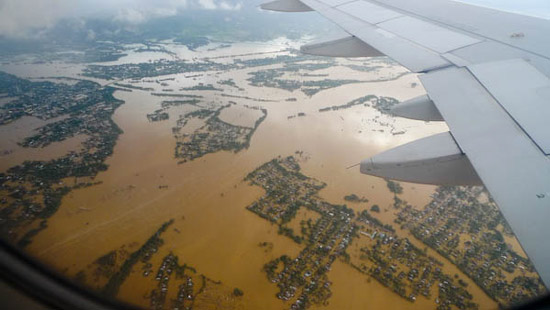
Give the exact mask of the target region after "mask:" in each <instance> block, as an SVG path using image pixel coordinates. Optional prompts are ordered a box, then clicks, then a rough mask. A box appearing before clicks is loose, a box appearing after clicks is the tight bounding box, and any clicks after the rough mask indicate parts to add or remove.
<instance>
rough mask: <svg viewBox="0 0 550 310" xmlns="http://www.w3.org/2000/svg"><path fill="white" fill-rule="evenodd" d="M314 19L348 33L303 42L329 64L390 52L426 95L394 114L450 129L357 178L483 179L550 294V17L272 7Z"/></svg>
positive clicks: (376, 1) (451, 7)
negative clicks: (414, 74)
mask: <svg viewBox="0 0 550 310" xmlns="http://www.w3.org/2000/svg"><path fill="white" fill-rule="evenodd" d="M262 8H264V9H268V10H275V11H286V12H305V11H313V10H314V11H317V12H319V13H320V14H322V15H324V16H325V17H326V18H328V19H330V20H331V21H333V22H335V23H336V24H337V25H339V26H340V27H341V28H342V29H343V30H345V31H346V32H347V33H348V35H347V36H345V37H341V38H336V39H333V40H329V41H325V42H318V43H313V44H308V45H306V46H304V47H302V51H303V52H304V53H309V54H315V55H325V56H343V57H355V56H366V57H368V56H379V55H387V56H389V57H391V58H393V59H394V60H395V61H397V62H399V63H400V64H401V65H403V66H404V67H406V68H408V69H409V70H410V71H413V72H417V73H421V75H420V76H419V78H420V81H421V82H422V84H423V86H424V88H425V89H426V91H427V95H425V96H421V97H418V98H413V99H411V100H408V101H406V102H404V103H402V104H400V105H398V106H397V107H396V108H394V110H393V112H394V114H396V115H398V116H403V117H408V118H413V119H420V120H426V121H441V120H444V121H446V122H447V124H448V126H449V129H450V132H448V133H442V134H438V135H434V136H431V137H427V138H424V139H420V140H417V141H414V142H412V143H409V144H405V145H402V146H399V147H397V148H394V149H391V150H389V151H386V152H384V153H382V154H379V155H376V156H374V157H372V158H369V159H366V160H364V161H363V162H362V163H361V172H363V173H366V174H370V175H377V176H381V177H386V178H392V179H398V180H404V181H409V182H418V183H427V184H455V185H461V184H464V185H473V184H481V183H483V184H484V185H485V186H486V188H487V189H488V190H489V192H490V193H491V195H492V197H493V199H494V200H495V201H496V202H497V204H498V205H499V207H500V210H501V211H502V213H503V215H504V216H505V218H506V220H507V221H508V223H509V224H510V226H511V228H512V229H513V230H514V232H515V234H516V236H517V237H518V239H519V241H520V243H521V245H522V247H523V248H524V250H525V252H526V253H527V255H528V256H529V258H530V259H531V261H532V262H533V264H534V266H535V268H536V270H537V271H538V273H539V274H540V276H541V278H542V280H543V282H544V283H545V285H546V286H547V287H550V242H549V240H548V239H550V229H549V228H548V226H550V224H549V222H550V78H549V77H550V39H549V38H550V21H549V20H545V19H539V18H534V17H528V16H523V15H519V14H513V13H507V12H501V11H498V10H493V9H489V8H484V7H478V6H473V5H469V4H465V3H461V2H455V1H448V0H277V1H272V2H269V3H266V4H264V5H262Z"/></svg>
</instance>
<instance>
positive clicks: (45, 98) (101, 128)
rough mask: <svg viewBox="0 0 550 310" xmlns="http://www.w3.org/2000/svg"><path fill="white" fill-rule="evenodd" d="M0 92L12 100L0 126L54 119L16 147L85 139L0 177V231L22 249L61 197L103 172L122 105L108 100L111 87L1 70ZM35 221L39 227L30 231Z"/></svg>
mask: <svg viewBox="0 0 550 310" xmlns="http://www.w3.org/2000/svg"><path fill="white" fill-rule="evenodd" d="M0 92H2V93H7V94H9V96H10V97H15V98H17V99H15V100H13V101H11V102H9V103H7V104H5V105H4V106H2V108H1V109H0V124H6V123H9V122H12V121H15V120H17V119H18V118H20V117H22V116H24V115H28V116H34V117H37V118H41V119H44V120H48V119H57V118H59V120H56V121H53V122H51V123H48V124H46V125H44V126H42V127H39V128H38V129H37V130H36V133H35V134H34V135H32V136H30V137H27V138H25V139H24V140H23V141H22V142H21V146H23V147H32V148H39V147H45V146H47V145H49V144H51V143H54V142H61V141H64V140H66V139H68V138H71V137H74V136H77V135H83V136H85V137H86V140H85V141H84V142H83V144H82V146H83V149H82V150H80V151H78V152H74V151H73V152H70V153H69V154H67V155H65V156H62V157H60V158H57V159H53V160H50V161H26V162H24V163H23V164H21V165H18V166H15V167H11V168H9V169H8V170H7V171H6V172H5V173H0V185H1V187H0V194H1V196H2V197H3V198H2V201H1V204H0V213H1V215H2V218H3V219H4V220H3V221H2V224H1V225H0V232H1V234H2V235H3V236H4V237H5V238H6V239H8V240H12V241H14V242H15V243H17V244H18V245H20V246H26V245H28V244H29V243H30V242H32V237H34V236H35V235H36V234H37V233H39V232H40V231H41V230H43V229H45V228H46V227H47V222H46V221H45V220H47V219H48V218H49V217H51V216H52V215H53V214H55V213H56V212H57V209H58V208H59V206H60V204H61V200H62V198H63V197H64V196H65V195H66V194H68V193H69V192H70V191H71V190H72V189H76V188H81V187H84V186H91V185H94V184H95V183H93V178H94V177H95V176H96V175H97V174H98V173H99V172H101V171H105V170H106V169H107V165H106V164H105V160H106V159H107V158H108V157H109V156H111V154H112V152H113V148H114V146H115V144H116V141H117V139H118V136H119V135H120V134H121V130H120V129H119V128H118V126H116V124H115V123H114V122H113V121H112V119H111V116H112V114H113V113H114V111H115V110H116V108H118V107H119V106H120V105H121V104H122V101H120V100H117V99H115V98H114V97H113V92H114V89H113V88H110V87H101V86H100V85H99V84H97V83H93V82H89V81H79V82H77V83H76V84H74V85H66V84H55V83H51V82H30V81H27V80H24V79H19V78H17V77H15V76H12V75H8V74H5V73H1V72H0ZM67 178H74V180H75V182H74V184H73V185H68V184H66V183H65V180H66V179H67ZM78 178H80V179H81V181H80V182H77V179H78ZM35 222H40V225H39V226H38V227H34V228H33V223H35ZM16 231H18V232H19V233H20V234H22V237H21V236H19V235H18V234H17V233H16Z"/></svg>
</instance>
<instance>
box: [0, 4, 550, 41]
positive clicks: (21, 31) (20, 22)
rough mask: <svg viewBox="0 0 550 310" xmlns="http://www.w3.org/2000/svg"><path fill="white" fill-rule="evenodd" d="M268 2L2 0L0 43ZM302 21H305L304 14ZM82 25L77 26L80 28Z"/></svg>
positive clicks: (540, 8) (538, 7) (548, 12)
mask: <svg viewBox="0 0 550 310" xmlns="http://www.w3.org/2000/svg"><path fill="white" fill-rule="evenodd" d="M263 2H267V0H266V1H264V0H251V1H242V0H159V1H154V2H152V1H147V0H117V1H108V0H83V1H78V2H75V1H70V0H26V1H18V0H2V1H1V2H0V40H2V39H36V38H40V36H41V34H43V33H44V32H45V31H47V30H48V29H51V28H53V27H55V26H56V25H57V24H58V23H59V22H60V21H63V20H73V21H79V23H80V24H81V25H84V24H86V20H87V19H109V20H111V21H113V22H117V23H119V24H120V25H125V26H136V25H139V24H143V23H146V22H148V21H150V20H152V19H157V18H165V17H171V16H177V15H180V14H182V13H183V12H185V11H188V10H207V11H236V12H238V11H242V10H247V9H248V10H250V9H257V7H258V5H260V4H261V3H263ZM459 2H465V3H471V4H475V5H480V6H487V7H492V8H496V9H500V10H504V11H510V12H516V13H522V14H527V15H531V16H536V17H540V18H546V19H550V2H549V1H546V0H526V1H517V0H461V1H459ZM298 15H301V16H302V17H301V18H304V17H303V15H304V14H298ZM310 16H311V14H310ZM79 23H74V22H73V24H75V25H78V24H79Z"/></svg>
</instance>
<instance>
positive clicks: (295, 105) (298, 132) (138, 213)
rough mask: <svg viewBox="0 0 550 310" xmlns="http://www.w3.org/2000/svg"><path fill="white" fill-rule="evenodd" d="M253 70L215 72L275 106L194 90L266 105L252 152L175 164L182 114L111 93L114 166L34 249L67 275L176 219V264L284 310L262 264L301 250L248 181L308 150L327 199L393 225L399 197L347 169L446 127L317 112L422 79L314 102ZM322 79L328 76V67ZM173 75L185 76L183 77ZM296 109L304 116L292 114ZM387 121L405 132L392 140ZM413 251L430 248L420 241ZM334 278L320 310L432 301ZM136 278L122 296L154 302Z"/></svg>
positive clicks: (256, 305)
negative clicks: (352, 199)
mask: <svg viewBox="0 0 550 310" xmlns="http://www.w3.org/2000/svg"><path fill="white" fill-rule="evenodd" d="M246 72H247V70H243V72H227V73H226V72H224V73H217V79H219V80H223V79H227V78H232V79H234V80H235V83H237V85H239V86H240V87H244V88H246V95H247V96H249V97H251V98H264V99H273V100H276V101H277V102H257V101H253V100H250V99H234V98H224V97H221V96H220V94H219V92H218V93H216V92H197V94H199V93H200V94H201V95H204V96H206V97H208V96H210V97H212V98H214V99H215V100H218V101H220V102H227V101H228V100H234V101H237V104H238V106H240V107H242V106H243V105H245V104H246V105H249V106H260V107H264V108H266V109H267V110H268V116H267V118H266V119H265V121H264V122H263V123H262V124H261V125H260V127H259V128H258V129H257V131H256V132H255V134H254V136H253V137H252V140H251V144H250V147H249V148H248V149H246V150H243V151H241V152H238V153H233V152H217V153H214V154H208V155H206V156H204V157H201V158H198V159H195V160H193V161H190V162H186V163H184V164H178V159H175V158H174V148H175V139H174V137H173V135H172V127H174V125H175V121H176V120H177V115H172V114H171V117H170V120H168V121H163V122H154V123H151V122H149V121H148V120H147V117H146V115H147V114H148V113H151V112H152V111H154V110H156V109H158V108H159V107H160V102H161V101H162V100H163V99H166V98H160V97H155V96H152V95H150V94H149V93H148V92H144V91H137V90H134V91H133V92H116V94H115V96H116V97H117V98H119V99H122V100H124V101H125V104H124V105H122V106H121V107H120V108H118V109H117V111H116V112H115V114H114V117H113V119H114V121H115V122H116V123H117V124H118V126H119V127H120V128H121V129H122V130H123V131H124V134H122V135H121V136H120V138H119V140H118V142H117V144H116V146H115V149H114V154H113V155H112V157H110V158H109V159H108V160H107V164H108V165H109V169H108V170H107V171H106V172H103V173H100V174H99V175H98V176H97V178H96V180H97V181H101V182H102V183H101V184H99V185H96V186H91V187H88V188H84V189H79V190H74V191H72V192H71V193H70V194H68V195H67V196H66V197H65V198H64V199H63V202H62V205H61V207H60V208H59V211H58V212H57V213H56V214H55V215H54V216H53V217H52V218H50V219H49V221H48V229H46V230H44V231H43V232H41V233H40V234H39V235H37V236H36V238H35V239H34V241H33V243H32V244H31V245H30V246H29V247H28V251H29V252H30V253H31V254H33V255H35V256H36V257H38V258H39V259H41V260H43V261H45V262H47V263H48V264H50V265H51V266H53V267H54V268H56V269H58V270H62V271H63V272H64V273H65V274H66V275H67V276H70V277H72V276H74V275H75V274H76V273H77V272H78V271H79V270H82V269H83V268H84V267H85V266H87V265H88V264H90V263H91V262H93V261H94V260H95V259H97V258H98V257H99V256H101V255H103V254H105V253H108V252H109V251H111V250H113V249H115V248H119V247H121V246H123V245H126V244H130V243H132V242H140V243H142V242H143V241H144V240H146V239H147V238H149V237H150V236H151V235H152V234H153V233H154V232H155V231H156V230H157V229H158V227H159V226H160V225H162V223H164V222H166V221H167V220H169V219H172V218H173V219H174V220H175V222H174V224H173V226H171V228H170V229H177V230H178V231H179V233H177V234H166V236H163V238H164V241H165V244H164V246H162V247H161V248H160V251H162V252H163V253H168V252H170V251H171V252H173V253H174V254H175V255H178V256H179V258H180V261H182V262H185V263H186V264H188V265H191V266H193V267H194V268H196V269H197V270H199V271H200V272H201V273H203V274H204V275H206V276H207V277H209V278H211V279H215V280H219V281H221V282H222V283H223V284H225V285H227V286H229V287H238V288H240V289H242V290H243V291H244V292H245V294H244V296H243V305H244V308H245V309H285V308H289V306H290V305H288V304H285V303H283V301H281V300H279V299H277V298H276V297H275V295H276V293H277V291H278V289H277V286H276V285H274V284H272V283H270V282H269V281H268V280H267V278H266V275H265V273H264V272H262V267H263V265H264V264H265V263H266V262H268V261H270V260H272V259H274V258H276V257H279V256H281V255H283V254H286V255H289V256H291V257H295V256H296V255H298V253H299V251H300V250H301V248H302V246H301V245H298V244H296V243H294V242H293V241H292V240H291V239H289V238H287V237H285V236H282V235H278V234H277V226H274V225H271V224H269V222H268V221H265V220H263V219H261V218H260V217H258V216H256V215H255V214H253V213H252V212H250V211H248V210H246V209H245V207H246V206H247V205H249V204H250V203H251V202H253V201H254V200H256V199H258V198H259V197H260V196H261V195H262V194H263V192H262V190H261V189H260V188H258V187H252V186H249V185H248V184H246V183H244V182H243V181H242V180H243V178H244V177H245V176H246V175H247V174H248V173H249V172H251V171H253V170H254V169H255V168H257V167H258V166H260V165H261V164H263V163H264V162H266V161H269V160H271V159H272V158H274V157H277V156H288V155H292V154H293V153H294V152H295V151H303V152H304V156H305V157H306V158H307V160H305V161H304V162H302V163H301V166H302V168H303V170H302V172H303V173H304V174H305V175H308V176H311V177H314V178H316V179H318V180H321V181H323V182H325V183H327V187H326V188H325V189H323V190H322V191H321V192H320V195H321V196H322V197H323V198H325V199H326V200H327V201H330V202H332V203H342V204H343V203H345V202H344V200H343V197H344V196H345V195H348V194H351V193H355V194H357V195H358V196H360V197H361V196H364V197H367V198H368V199H369V204H349V203H348V206H350V207H352V208H354V209H356V210H357V211H360V210H362V209H366V208H367V206H369V207H370V206H371V205H372V204H378V205H380V206H381V209H382V212H381V213H380V214H379V215H377V216H378V217H379V218H380V219H381V220H383V221H384V222H386V223H390V224H391V223H392V221H393V216H394V215H393V213H392V210H389V211H387V212H384V209H389V208H390V207H389V205H390V204H391V203H392V198H393V196H392V194H391V193H390V192H389V191H388V190H387V188H386V182H385V181H384V180H382V179H379V178H375V177H369V176H365V175H361V174H360V173H359V171H358V168H357V167H356V168H352V169H346V167H348V166H351V165H353V164H356V163H358V162H359V161H360V160H361V159H364V158H367V157H369V156H372V155H374V154H376V153H378V152H380V151H383V150H386V149H389V148H391V147H393V146H397V145H399V144H402V143H405V142H409V141H413V140H415V139H417V138H420V137H424V136H427V135H430V134H433V133H438V132H441V131H444V130H447V129H446V126H445V125H444V124H437V123H433V124H426V123H423V122H417V121H409V120H403V119H394V118H390V117H387V116H383V115H382V116H381V115H380V113H379V112H378V111H376V110H375V109H373V108H366V107H363V106H358V107H353V108H349V109H345V110H341V111H337V112H324V113H320V112H318V109H320V108H323V107H327V106H332V105H336V104H344V103H346V102H348V101H350V100H353V99H355V98H358V97H361V96H364V95H367V94H374V95H377V96H391V97H394V98H396V99H399V100H405V99H408V98H411V97H414V96H418V95H421V94H423V92H424V91H423V89H422V87H411V84H412V83H417V84H418V80H417V79H416V76H415V75H413V74H409V75H405V76H402V77H401V78H398V79H396V80H392V81H387V82H378V83H362V84H352V85H346V86H341V87H338V88H333V89H329V90H325V91H322V92H319V93H318V94H316V95H315V96H313V97H311V98H309V97H306V96H305V95H303V94H302V93H300V92H299V91H296V92H294V93H289V92H287V91H284V90H279V89H273V88H257V87H252V86H249V85H248V84H247V82H246V78H248V76H247V74H246ZM323 72H327V73H330V69H327V70H323ZM365 74H368V73H365ZM178 78H181V79H184V77H183V75H179V76H178ZM205 78H207V77H205ZM208 79H212V77H211V76H210V77H208ZM196 82H197V83H198V82H200V81H198V80H197V81H196ZM205 83H206V82H205ZM224 93H231V90H230V89H227V90H225V92H224ZM288 97H296V98H297V102H287V101H285V99H286V98H288ZM244 110H246V109H244ZM235 111H237V113H241V112H242V111H241V110H235ZM299 112H303V113H305V114H306V116H304V117H296V118H293V119H288V116H290V115H295V114H297V113H299ZM243 113H244V112H243ZM224 117H228V118H230V117H232V116H231V115H224ZM233 117H234V118H236V119H239V120H241V121H242V122H244V123H243V125H244V124H248V122H246V118H243V117H241V115H240V114H237V115H234V116H233ZM385 123H387V124H390V125H392V126H394V127H395V128H397V130H406V133H405V134H400V135H393V134H391V132H390V127H387V126H384V124H385ZM382 131H383V132H382ZM71 147H74V146H71ZM403 187H404V194H403V195H402V197H403V198H404V199H406V200H407V201H409V202H410V203H411V204H413V205H416V206H422V205H423V204H425V203H426V202H427V201H428V200H429V195H430V194H431V193H432V192H433V190H434V187H433V186H426V185H416V184H403ZM398 234H400V235H402V236H409V235H408V234H407V232H405V231H399V230H398ZM409 237H410V236H409ZM261 242H271V243H272V244H273V248H272V249H270V250H269V251H265V250H264V249H262V248H261V247H259V246H258V244H259V243H261ZM418 246H419V247H423V246H422V244H420V243H418ZM430 254H432V255H433V256H435V257H437V258H438V259H439V260H441V261H444V262H445V268H446V269H447V271H448V272H449V273H450V274H455V273H459V274H460V275H463V274H462V273H461V272H460V271H458V270H457V269H456V268H455V267H454V266H452V265H451V264H450V263H448V262H447V261H446V260H445V259H444V258H442V257H441V256H439V255H438V254H437V253H435V252H433V251H431V252H430ZM328 276H329V279H330V280H331V281H332V282H333V285H332V292H333V295H332V297H331V298H330V299H329V304H328V306H323V307H318V308H319V309H365V308H373V309H381V308H396V309H427V308H435V304H434V303H433V301H429V300H426V299H424V298H420V299H419V300H418V301H416V302H415V303H411V302H408V301H406V300H404V299H402V298H400V297H398V296H397V295H396V294H394V293H392V292H391V290H389V289H387V288H385V287H384V286H382V285H381V284H379V283H378V282H377V281H375V280H374V279H372V280H369V279H368V277H366V276H365V275H362V274H360V273H358V272H356V271H355V270H354V269H352V268H351V267H349V266H348V265H345V264H343V263H341V262H336V263H335V264H334V265H333V269H332V271H331V272H330V273H329V274H328ZM463 278H466V277H463ZM136 281H137V282H136ZM139 281H140V277H138V276H135V275H132V276H131V277H130V278H129V281H126V282H125V283H124V284H123V286H122V287H121V290H120V293H119V295H118V297H119V298H121V299H123V300H126V301H130V302H133V303H136V304H141V305H148V301H147V300H146V299H145V298H144V294H145V293H146V292H147V289H148V288H147V287H145V286H144V285H140V284H139ZM469 283H470V284H471V285H469V288H471V289H472V290H471V291H472V292H473V294H474V301H475V302H477V303H479V304H480V309H493V308H496V304H495V303H494V302H493V301H492V300H491V299H490V298H489V297H487V296H486V294H484V293H483V292H482V291H481V290H480V289H477V286H475V285H474V284H473V283H472V282H471V281H470V282H469Z"/></svg>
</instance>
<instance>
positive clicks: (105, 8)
mask: <svg viewBox="0 0 550 310" xmlns="http://www.w3.org/2000/svg"><path fill="white" fill-rule="evenodd" d="M242 6H243V2H242V1H241V0H155V1H150V0H0V37H2V36H4V37H26V36H30V34H31V33H35V34H36V33H39V32H41V31H42V30H44V29H48V28H50V27H53V26H54V25H55V24H56V22H58V21H59V20H60V19H64V18H73V19H74V18H86V17H97V16H104V17H105V16H107V17H111V18H113V19H114V20H116V21H118V22H121V23H127V24H130V25H135V24H140V23H143V22H145V21H147V20H149V19H151V18H158V17H165V16H174V15H177V14H178V13H179V12H181V11H182V10H185V9H189V8H193V9H208V10H232V11H235V10H240V9H241V8H242Z"/></svg>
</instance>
